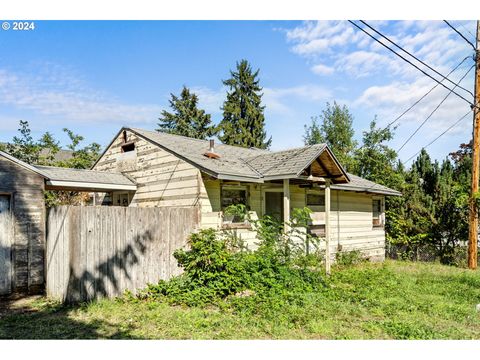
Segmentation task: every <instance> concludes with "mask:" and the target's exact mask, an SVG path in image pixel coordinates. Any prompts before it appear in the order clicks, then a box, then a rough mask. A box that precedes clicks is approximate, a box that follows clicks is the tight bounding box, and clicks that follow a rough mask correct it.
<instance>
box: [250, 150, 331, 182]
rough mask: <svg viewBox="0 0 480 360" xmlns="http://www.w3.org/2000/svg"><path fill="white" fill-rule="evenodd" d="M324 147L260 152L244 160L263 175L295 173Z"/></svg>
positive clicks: (303, 167)
mask: <svg viewBox="0 0 480 360" xmlns="http://www.w3.org/2000/svg"><path fill="white" fill-rule="evenodd" d="M324 149H325V144H318V145H310V146H305V147H301V148H296V149H289V150H282V151H275V152H267V153H262V154H260V155H257V156H254V157H250V158H246V159H244V160H245V162H247V163H248V165H250V166H251V167H252V168H254V169H255V170H256V171H258V172H259V173H261V174H262V175H263V176H274V175H296V174H298V173H300V172H301V171H302V170H303V169H305V167H306V166H308V165H309V164H310V163H311V162H312V161H313V160H314V159H315V158H316V157H318V155H319V154H320V153H321V152H322V151H323V150H324Z"/></svg>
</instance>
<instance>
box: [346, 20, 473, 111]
mask: <svg viewBox="0 0 480 360" xmlns="http://www.w3.org/2000/svg"><path fill="white" fill-rule="evenodd" d="M348 22H350V23H351V24H352V25H353V26H355V27H356V28H358V29H359V30H361V31H363V32H364V33H365V34H367V35H368V36H370V37H371V38H372V39H373V40H375V41H376V42H378V43H379V44H380V45H382V46H383V47H385V48H387V49H388V50H389V51H391V52H392V53H394V54H395V55H397V56H398V57H399V58H401V59H402V60H404V61H405V62H407V63H409V64H410V65H412V66H413V67H414V68H416V69H417V70H418V71H420V72H421V73H422V74H424V75H425V76H428V77H429V78H430V79H432V80H433V81H435V82H436V83H438V84H440V85H441V86H443V87H444V88H445V89H447V90H449V91H451V92H452V93H454V94H455V95H457V96H458V97H459V98H461V99H462V100H464V101H465V102H467V103H468V104H469V105H470V106H472V107H475V106H476V105H474V104H473V103H472V102H470V100H467V99H465V98H464V97H463V96H462V95H460V94H458V93H457V92H456V91H453V90H452V89H450V88H449V87H448V86H446V85H444V84H442V83H441V82H440V81H439V80H437V79H435V78H434V77H433V76H431V75H430V74H428V73H426V72H425V71H424V70H422V69H420V68H419V67H418V66H417V65H415V64H414V63H412V62H411V61H410V60H408V59H406V58H405V57H403V56H402V55H400V54H399V53H397V52H396V51H395V50H393V49H392V48H390V47H389V46H387V45H385V44H384V43H383V42H381V41H380V40H378V39H377V38H376V37H375V36H373V35H371V34H370V33H369V32H367V31H366V30H365V29H363V28H361V27H360V26H358V25H357V24H355V23H354V22H353V21H351V20H348Z"/></svg>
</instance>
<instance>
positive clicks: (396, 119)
mask: <svg viewBox="0 0 480 360" xmlns="http://www.w3.org/2000/svg"><path fill="white" fill-rule="evenodd" d="M469 58H470V56H467V57H465V58H464V59H463V60H462V61H461V62H460V63H459V64H458V65H457V66H455V67H454V68H453V69H452V70H451V71H450V72H449V73H448V74H447V76H450V75H451V74H452V73H453V72H454V71H455V70H457V69H458V68H459V67H460V66H461V65H462V64H463V63H464V62H465V61H466V60H467V59H469ZM442 81H443V80H442ZM438 85H439V84H435V86H433V87H432V88H431V89H430V90H428V91H427V92H426V93H425V94H424V95H422V97H421V98H420V99H418V100H417V101H415V102H414V103H413V104H412V105H411V106H410V107H409V108H408V109H407V110H405V111H404V112H403V113H401V114H400V115H399V116H397V117H396V118H395V119H394V120H393V121H391V122H390V123H389V124H388V125H387V126H386V127H385V129H386V128H389V127H390V126H392V125H393V124H395V123H396V122H397V121H398V120H400V119H401V118H402V117H403V116H404V115H405V114H406V113H408V112H409V111H410V110H412V109H413V108H414V107H415V106H416V105H417V104H418V103H419V102H420V101H422V100H423V99H425V98H426V97H427V96H428V95H429V94H430V93H431V92H432V91H433V90H435V89H436V88H437V87H438Z"/></svg>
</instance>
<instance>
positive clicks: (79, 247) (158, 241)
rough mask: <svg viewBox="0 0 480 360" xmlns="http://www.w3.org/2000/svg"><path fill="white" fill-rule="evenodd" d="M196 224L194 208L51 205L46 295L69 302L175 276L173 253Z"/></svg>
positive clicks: (112, 293)
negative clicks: (52, 206) (54, 206)
mask: <svg viewBox="0 0 480 360" xmlns="http://www.w3.org/2000/svg"><path fill="white" fill-rule="evenodd" d="M197 228H198V209H197V208H193V207H189V208H175V207H168V208H136V207H131V208H124V207H115V206H113V207H103V206H91V207H76V206H59V207H56V208H52V209H51V210H50V212H49V215H48V233H47V264H46V269H47V284H46V287H47V295H48V296H50V297H52V298H56V299H59V300H62V301H67V302H78V301H86V300H91V299H95V298H100V297H114V296H118V295H121V294H122V293H123V292H124V291H125V290H127V289H128V290H131V291H133V292H135V291H136V290H138V289H140V288H144V287H145V286H146V285H147V284H148V283H155V282H158V281H159V280H160V279H168V278H170V277H172V276H174V275H178V274H179V273H180V268H179V267H178V266H177V262H176V260H175V258H174V257H173V252H174V251H175V250H176V249H178V248H181V247H183V246H185V245H186V240H187V237H188V235H189V234H190V233H192V232H193V231H195V230H196V229H197Z"/></svg>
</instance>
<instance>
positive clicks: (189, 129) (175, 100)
mask: <svg viewBox="0 0 480 360" xmlns="http://www.w3.org/2000/svg"><path fill="white" fill-rule="evenodd" d="M170 95H171V97H172V98H171V100H169V102H170V107H171V108H172V110H173V113H170V112H168V111H166V110H163V111H162V114H161V117H160V118H159V119H158V120H160V122H159V123H158V129H157V131H160V132H166V133H169V134H176V135H183V136H188V137H191V138H196V139H207V138H208V137H210V136H213V135H215V132H216V131H215V126H214V125H212V124H211V119H210V114H205V110H201V109H199V108H198V107H197V105H198V97H197V95H195V94H194V93H192V92H190V90H189V89H188V88H187V87H186V86H184V87H183V89H182V92H181V94H180V98H179V97H177V96H175V95H173V94H170Z"/></svg>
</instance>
